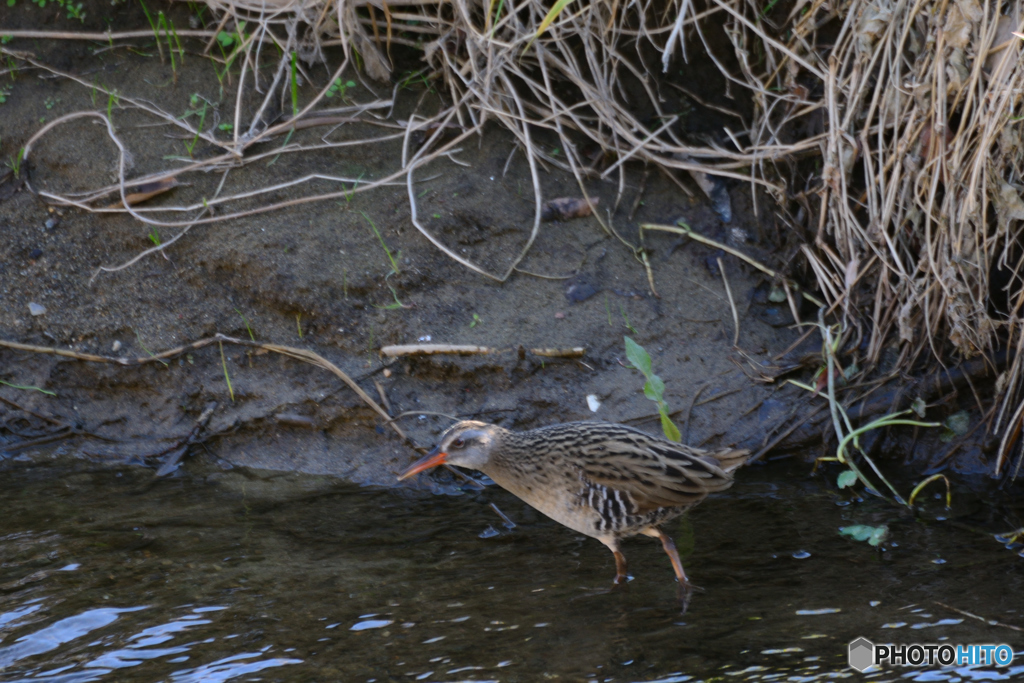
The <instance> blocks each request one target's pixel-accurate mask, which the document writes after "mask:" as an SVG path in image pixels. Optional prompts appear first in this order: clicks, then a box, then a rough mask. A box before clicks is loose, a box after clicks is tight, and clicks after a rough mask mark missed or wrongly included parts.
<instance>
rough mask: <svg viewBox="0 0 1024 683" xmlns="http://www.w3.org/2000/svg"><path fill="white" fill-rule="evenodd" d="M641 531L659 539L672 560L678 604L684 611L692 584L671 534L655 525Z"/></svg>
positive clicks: (688, 604)
mask: <svg viewBox="0 0 1024 683" xmlns="http://www.w3.org/2000/svg"><path fill="white" fill-rule="evenodd" d="M642 533H644V534H645V535H647V536H653V537H655V538H657V539H660V540H661V547H662V548H664V549H665V554H666V555H668V559H669V561H670V562H672V569H673V570H674V571H675V573H676V580H677V581H678V582H679V606H680V608H681V610H682V611H683V612H686V608H687V607H689V606H690V595H691V594H692V593H693V586H692V585H691V584H690V580H689V579H687V578H686V572H685V571H683V563H682V560H680V559H679V551H678V550H676V542H675V541H673V540H672V537H671V536H669V535H668V534H666V533H665V532H664V531H662V530H661V529H658V528H657V527H650V528H649V529H645V530H644V531H643V532H642Z"/></svg>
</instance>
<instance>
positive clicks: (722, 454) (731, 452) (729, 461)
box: [704, 448, 750, 474]
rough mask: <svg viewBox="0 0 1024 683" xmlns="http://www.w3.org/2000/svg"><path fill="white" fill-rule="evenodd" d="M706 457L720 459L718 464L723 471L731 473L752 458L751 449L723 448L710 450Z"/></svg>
mask: <svg viewBox="0 0 1024 683" xmlns="http://www.w3.org/2000/svg"><path fill="white" fill-rule="evenodd" d="M704 457H707V458H714V459H715V460H717V461H718V466H719V467H720V468H722V471H723V472H725V473H726V474H731V473H732V472H735V471H736V470H737V469H739V468H740V467H741V466H742V465H743V463H745V462H746V461H747V460H748V459H749V458H750V451H748V450H746V449H736V448H723V449H721V450H718V451H709V452H708V453H707V454H706V455H705V456H704Z"/></svg>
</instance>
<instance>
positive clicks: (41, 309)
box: [28, 302, 46, 316]
mask: <svg viewBox="0 0 1024 683" xmlns="http://www.w3.org/2000/svg"><path fill="white" fill-rule="evenodd" d="M28 312H29V313H31V314H32V315H36V316H38V315H42V314H43V313H46V306H43V305H42V304H37V303H35V302H32V303H30V304H29V305H28Z"/></svg>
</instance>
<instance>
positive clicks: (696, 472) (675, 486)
mask: <svg viewBox="0 0 1024 683" xmlns="http://www.w3.org/2000/svg"><path fill="white" fill-rule="evenodd" d="M580 467H581V473H582V475H583V477H584V478H585V479H586V480H587V481H589V482H591V483H594V484H599V485H601V486H605V487H607V488H609V489H613V490H618V491H622V492H623V493H627V494H629V496H630V498H631V499H632V501H633V503H634V505H635V506H636V508H637V511H638V512H646V511H648V510H654V509H657V508H662V507H683V506H687V505H693V504H695V503H697V502H699V501H700V500H702V499H703V498H704V497H705V496H707V494H708V493H710V492H712V491H721V490H723V489H726V488H728V487H729V486H730V485H731V484H732V477H730V476H729V475H728V474H727V473H726V472H724V471H723V470H722V469H721V468H719V467H718V466H717V465H716V464H714V463H712V462H709V461H708V460H705V459H703V458H696V457H691V458H685V459H683V458H674V459H672V460H668V459H665V458H660V457H656V456H654V455H651V454H650V453H645V454H643V455H642V456H639V457H638V455H637V454H636V453H629V452H625V453H623V452H616V453H605V454H603V455H602V456H601V457H600V458H594V457H584V458H583V459H582V460H581V462H580Z"/></svg>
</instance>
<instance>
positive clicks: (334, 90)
mask: <svg viewBox="0 0 1024 683" xmlns="http://www.w3.org/2000/svg"><path fill="white" fill-rule="evenodd" d="M354 87H356V83H355V81H346V82H344V83H342V82H341V79H340V78H335V79H334V82H333V83H331V87H329V88H327V92H326V93H325V95H326V96H327V97H334V96H335V95H337V96H338V97H340V98H342V99H344V98H345V91H346V90H348V89H349V88H354Z"/></svg>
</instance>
